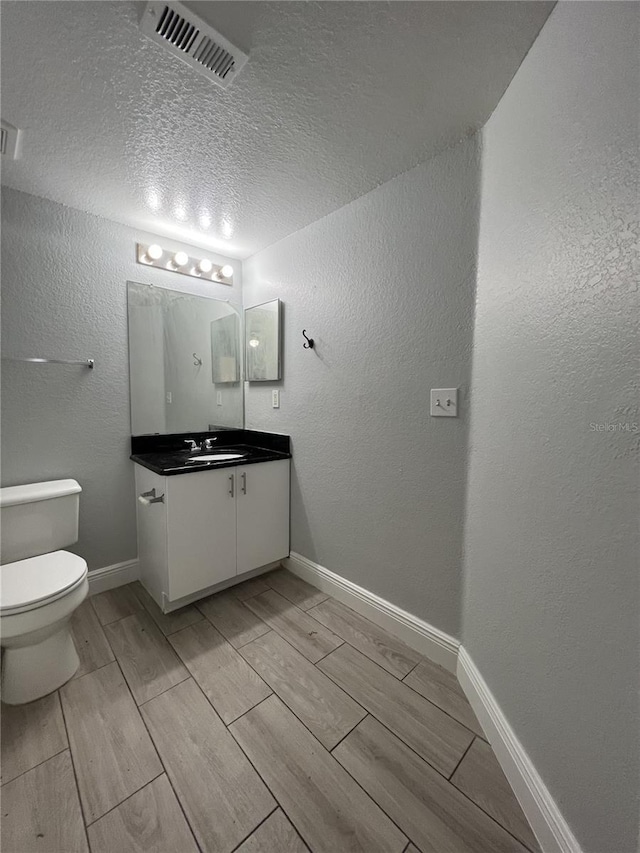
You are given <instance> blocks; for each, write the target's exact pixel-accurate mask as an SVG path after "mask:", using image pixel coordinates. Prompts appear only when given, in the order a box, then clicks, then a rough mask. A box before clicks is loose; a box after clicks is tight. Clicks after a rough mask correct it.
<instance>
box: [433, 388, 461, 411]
mask: <svg viewBox="0 0 640 853" xmlns="http://www.w3.org/2000/svg"><path fill="white" fill-rule="evenodd" d="M431 417H432V418H457V417H458V389H457V388H432V389H431Z"/></svg>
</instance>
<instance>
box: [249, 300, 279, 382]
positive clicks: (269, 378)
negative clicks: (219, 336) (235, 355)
mask: <svg viewBox="0 0 640 853" xmlns="http://www.w3.org/2000/svg"><path fill="white" fill-rule="evenodd" d="M244 334H245V369H246V379H247V380H248V381H249V382H275V381H277V380H278V379H282V303H281V302H280V300H279V299H273V300H272V301H271V302H264V303H263V304H262V305H254V306H253V307H252V308H246V309H245V312H244Z"/></svg>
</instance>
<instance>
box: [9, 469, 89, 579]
mask: <svg viewBox="0 0 640 853" xmlns="http://www.w3.org/2000/svg"><path fill="white" fill-rule="evenodd" d="M81 491H82V488H81V487H80V484H79V483H77V482H76V481H75V480H51V481H49V482H47V483H28V484H26V485H24V486H9V487H7V488H3V489H0V563H13V562H15V561H16V560H24V559H26V558H27V557H36V556H37V555H38V554H47V553H48V552H49V551H58V550H59V549H61V548H66V547H67V546H68V545H73V543H74V542H77V541H78V510H79V506H80V492H81Z"/></svg>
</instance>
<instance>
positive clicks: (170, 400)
mask: <svg viewBox="0 0 640 853" xmlns="http://www.w3.org/2000/svg"><path fill="white" fill-rule="evenodd" d="M166 396H167V403H171V402H172V401H173V397H172V395H171V391H167V395H166Z"/></svg>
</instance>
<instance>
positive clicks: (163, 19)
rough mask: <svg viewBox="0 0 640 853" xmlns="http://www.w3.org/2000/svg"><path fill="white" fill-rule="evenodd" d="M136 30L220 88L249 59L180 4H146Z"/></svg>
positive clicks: (233, 76)
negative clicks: (138, 29) (138, 27)
mask: <svg viewBox="0 0 640 853" xmlns="http://www.w3.org/2000/svg"><path fill="white" fill-rule="evenodd" d="M140 29H141V30H142V32H143V33H144V34H145V35H147V36H149V38H152V39H153V40H154V41H156V42H158V43H159V44H162V45H164V46H165V47H166V48H167V49H168V50H170V51H171V52H172V53H174V54H175V55H176V56H179V57H180V59H182V60H184V62H186V63H188V64H189V65H191V67H192V68H195V69H196V71H199V72H200V74H204V76H205V77H208V78H209V80H213V82H214V83H217V85H218V86H222V88H223V89H226V87H227V86H228V85H229V84H230V83H231V82H232V80H233V79H234V78H235V76H236V75H237V73H238V72H239V71H240V69H241V68H242V66H243V65H244V64H245V63H246V61H247V59H248V58H249V57H248V56H247V54H246V53H243V52H242V51H241V50H240V49H239V48H237V47H235V46H234V45H232V44H231V42H230V41H228V39H226V38H225V37H224V36H223V35H221V34H220V33H219V32H217V31H216V30H214V29H213V27H210V26H209V24H205V22H204V21H203V20H201V19H200V18H199V17H198V16H197V15H194V13H193V12H191V11H190V10H189V9H187V8H185V7H184V6H183V5H182V3H158V2H149V3H147V4H146V6H145V9H144V12H143V15H142V19H141V21H140Z"/></svg>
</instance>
